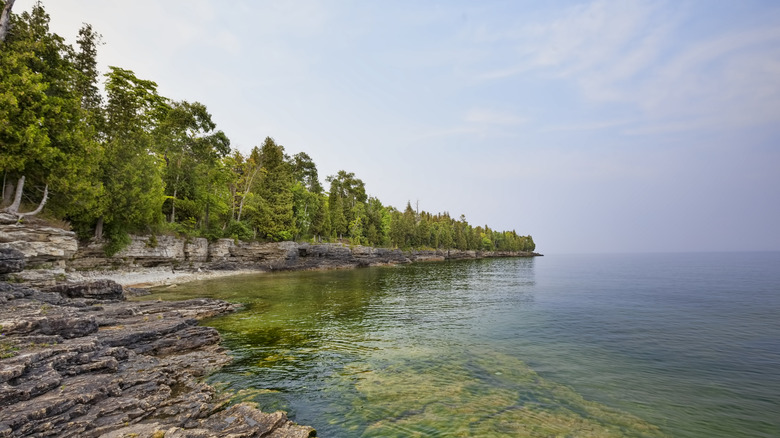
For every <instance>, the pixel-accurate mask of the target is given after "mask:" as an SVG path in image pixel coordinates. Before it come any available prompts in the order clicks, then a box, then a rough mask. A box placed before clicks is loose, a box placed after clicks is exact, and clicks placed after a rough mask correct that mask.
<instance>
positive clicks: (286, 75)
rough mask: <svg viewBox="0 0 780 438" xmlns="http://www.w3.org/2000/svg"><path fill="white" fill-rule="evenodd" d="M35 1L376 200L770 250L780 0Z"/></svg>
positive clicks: (655, 248)
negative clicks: (351, 178) (352, 178)
mask: <svg viewBox="0 0 780 438" xmlns="http://www.w3.org/2000/svg"><path fill="white" fill-rule="evenodd" d="M33 3H34V2H33V0H17V2H16V4H15V6H14V11H15V12H17V13H18V12H20V11H22V10H29V8H30V7H31V6H32V4H33ZM42 3H43V6H44V7H45V9H46V10H47V12H49V14H50V15H51V28H52V30H53V31H54V32H56V33H58V34H60V35H61V36H63V37H64V38H65V39H66V40H67V41H68V42H70V43H75V39H76V35H77V32H78V29H79V27H81V25H82V23H90V24H91V25H92V26H93V27H94V28H95V30H96V31H98V32H99V33H101V34H102V36H103V38H102V40H103V43H104V45H103V46H101V47H100V49H99V54H98V61H99V64H100V67H101V70H102V71H103V72H105V71H107V68H108V67H107V66H109V65H111V66H118V67H122V68H126V69H130V70H133V71H134V72H135V74H136V75H137V76H138V77H140V78H142V79H149V80H153V81H155V82H156V83H157V84H158V91H159V92H160V94H162V95H164V96H166V97H169V98H171V99H174V100H187V101H199V102H201V103H203V104H205V105H206V106H207V107H208V109H209V111H210V112H211V114H212V115H213V119H214V121H215V122H216V123H217V125H218V129H221V130H223V131H224V132H225V133H226V134H227V135H228V137H229V138H230V139H231V142H232V143H231V145H232V147H233V148H234V149H238V150H240V151H242V152H244V153H247V152H248V151H250V150H251V148H252V147H253V146H256V145H257V146H259V145H261V144H262V142H263V140H264V139H265V137H267V136H270V137H273V138H274V139H275V141H276V142H277V143H278V144H281V145H283V146H284V147H285V150H286V151H287V153H288V154H290V155H293V154H295V153H298V152H306V153H308V154H309V155H310V156H311V157H312V158H313V160H314V162H315V163H316V164H317V167H318V170H319V173H320V178H321V180H323V182H324V179H325V177H326V176H328V175H333V174H335V173H336V172H338V171H339V170H342V169H343V170H346V171H348V172H354V173H355V175H356V176H357V177H358V178H360V179H362V180H363V181H364V182H365V184H366V189H367V192H368V193H369V194H370V195H371V196H375V197H377V198H379V199H380V200H382V201H383V203H384V204H386V205H392V206H395V207H397V208H399V209H403V208H404V207H405V206H406V203H407V202H411V204H412V205H413V206H419V209H420V210H425V211H428V212H432V213H436V212H444V211H447V212H449V213H450V215H451V216H453V217H460V215H465V217H466V219H467V220H468V221H469V223H470V224H472V225H474V226H476V225H484V224H487V225H489V226H490V227H491V228H493V229H499V230H516V231H517V232H518V233H520V234H523V235H527V234H530V235H532V236H533V237H534V241H535V242H536V244H537V250H538V251H539V252H542V253H545V254H548V255H549V254H560V253H613V252H626V253H634V252H681V251H731V250H737V251H746V250H748V251H752V250H780V2H777V1H774V0H767V1H753V0H740V1H711V0H701V1H685V0H682V1H680V0H676V1H660V0H659V1H630V0H618V1H554V0H552V1H545V2H537V1H520V0H512V1H490V0H486V1H479V2H474V1H468V2H467V1H433V0H431V1H373V2H372V1H357V0H356V1H338V0H333V1H330V0H328V1H311V0H296V1H291V2H279V1H250V0H245V1H240V0H231V1H220V0H208V1H204V0H165V1H160V0H155V1H151V0H135V1H126V0H124V1H115V0H44V1H43V2H42Z"/></svg>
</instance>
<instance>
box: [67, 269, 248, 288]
mask: <svg viewBox="0 0 780 438" xmlns="http://www.w3.org/2000/svg"><path fill="white" fill-rule="evenodd" d="M263 272H264V271H259V270H252V269H237V270H225V271H222V270H220V271H211V270H208V271H207V270H199V271H172V270H171V269H170V268H163V269H159V268H146V269H143V270H133V271H116V272H107V271H89V272H78V273H68V274H66V276H67V281H68V282H82V281H94V280H111V281H113V282H115V283H117V284H119V285H121V286H122V287H123V288H139V289H146V288H152V287H160V286H174V285H178V284H183V283H189V282H193V281H200V280H211V279H214V278H222V277H232V276H238V275H249V274H260V273H263Z"/></svg>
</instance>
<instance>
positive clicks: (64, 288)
mask: <svg viewBox="0 0 780 438" xmlns="http://www.w3.org/2000/svg"><path fill="white" fill-rule="evenodd" d="M45 290H46V291H47V292H57V293H59V294H60V295H62V296H63V297H65V298H90V299H93V300H124V299H125V296H124V293H123V291H122V286H121V285H119V284H118V283H116V282H114V281H111V280H94V281H81V282H77V283H61V284H58V285H56V286H51V287H48V288H46V289H45Z"/></svg>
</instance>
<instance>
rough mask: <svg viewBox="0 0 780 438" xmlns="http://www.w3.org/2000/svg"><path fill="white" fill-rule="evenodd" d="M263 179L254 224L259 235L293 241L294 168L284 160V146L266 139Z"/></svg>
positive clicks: (262, 153) (259, 189) (262, 152)
mask: <svg viewBox="0 0 780 438" xmlns="http://www.w3.org/2000/svg"><path fill="white" fill-rule="evenodd" d="M261 156H262V161H263V169H264V170H265V172H264V176H263V179H262V180H261V181H260V184H259V186H258V189H257V193H258V195H259V196H260V198H262V200H263V203H262V204H261V206H262V207H261V209H260V214H259V215H257V216H256V219H255V223H256V225H257V228H258V231H259V233H260V235H262V236H264V237H266V238H269V239H272V240H276V241H279V240H291V239H292V238H293V236H294V235H295V234H296V230H295V226H294V220H293V193H292V183H293V175H292V169H291V168H290V165H289V163H288V162H287V161H285V155H284V147H282V146H281V145H277V144H276V143H275V142H274V140H273V139H272V138H271V137H266V139H265V141H264V142H263V147H262V150H261Z"/></svg>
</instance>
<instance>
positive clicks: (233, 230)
mask: <svg viewBox="0 0 780 438" xmlns="http://www.w3.org/2000/svg"><path fill="white" fill-rule="evenodd" d="M220 237H229V238H232V239H238V240H250V239H252V237H253V233H252V230H251V229H250V228H249V226H248V225H247V224H246V223H245V222H236V221H233V222H231V223H229V224H228V226H227V228H225V231H224V233H223V236H220Z"/></svg>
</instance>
